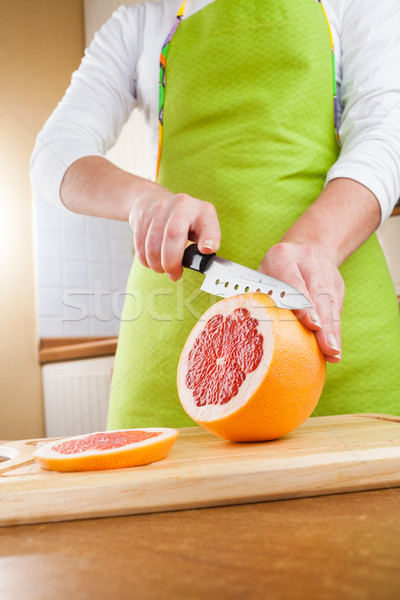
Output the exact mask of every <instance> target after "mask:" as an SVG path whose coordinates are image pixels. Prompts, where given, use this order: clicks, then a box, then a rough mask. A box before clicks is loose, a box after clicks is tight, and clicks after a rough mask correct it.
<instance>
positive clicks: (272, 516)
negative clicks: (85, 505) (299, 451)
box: [0, 489, 400, 600]
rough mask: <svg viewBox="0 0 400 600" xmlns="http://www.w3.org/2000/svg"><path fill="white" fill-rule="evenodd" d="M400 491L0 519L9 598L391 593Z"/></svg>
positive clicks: (2, 585)
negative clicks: (7, 523)
mask: <svg viewBox="0 0 400 600" xmlns="http://www.w3.org/2000/svg"><path fill="white" fill-rule="evenodd" d="M399 492H400V490H398V489H397V490H396V489H394V490H389V489H386V490H379V491H369V492H358V493H351V494H340V495H330V496H320V497H316V498H304V499H296V500H283V501H275V502H265V503H262V504H248V505H242V506H230V507H221V508H209V509H202V510H188V511H182V512H170V513H158V514H148V515H136V516H129V517H118V518H106V519H90V520H85V521H71V522H64V523H47V524H41V525H28V526H15V527H5V528H3V529H2V530H1V531H0V597H1V598H2V600H3V599H5V600H54V598H56V599H57V600H71V599H73V600H103V599H104V600H105V599H107V600H109V599H110V598H112V599H114V598H117V599H118V600H131V599H134V598H140V600H181V599H182V600H214V599H216V600H217V599H218V600H314V599H317V600H397V599H398V598H399V597H400V569H399V564H400V535H399V534H400V531H399V529H400V526H399V523H400V518H399V517H400V493H399Z"/></svg>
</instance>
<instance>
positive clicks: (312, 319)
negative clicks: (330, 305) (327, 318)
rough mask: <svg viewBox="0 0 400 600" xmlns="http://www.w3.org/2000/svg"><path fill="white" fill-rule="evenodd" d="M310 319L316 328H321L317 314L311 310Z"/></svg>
mask: <svg viewBox="0 0 400 600" xmlns="http://www.w3.org/2000/svg"><path fill="white" fill-rule="evenodd" d="M310 319H311V321H312V322H313V323H314V325H316V326H317V327H322V323H321V321H320V318H319V316H318V313H317V311H316V310H314V309H313V308H312V309H311V310H310Z"/></svg>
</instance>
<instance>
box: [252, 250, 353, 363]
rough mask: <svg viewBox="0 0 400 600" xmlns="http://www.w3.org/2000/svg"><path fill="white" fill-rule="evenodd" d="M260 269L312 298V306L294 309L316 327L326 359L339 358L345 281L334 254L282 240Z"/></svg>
mask: <svg viewBox="0 0 400 600" xmlns="http://www.w3.org/2000/svg"><path fill="white" fill-rule="evenodd" d="M259 271H261V272H262V273H266V274H267V275H271V276H272V277H276V278H277V279H280V280H282V281H284V282H286V283H288V284H290V285H292V286H293V287H295V288H296V289H297V290H298V291H299V292H301V293H302V294H303V295H304V296H305V297H306V298H307V299H308V300H309V301H310V302H311V304H312V308H310V309H306V310H300V311H295V313H296V315H297V317H298V318H299V320H300V321H301V322H302V323H303V324H304V325H305V326H306V327H308V328H309V329H312V330H314V331H315V336H316V338H317V342H318V344H319V347H320V348H321V350H322V352H323V353H324V355H325V358H326V360H327V361H328V362H331V363H337V362H339V361H340V359H341V357H342V355H341V335H340V313H341V311H342V307H343V298H344V282H343V279H342V276H341V275H340V273H339V269H338V268H337V266H336V264H335V260H334V259H333V257H331V256H330V255H329V254H328V252H327V251H326V250H325V249H324V248H322V247H320V246H316V245H315V246H314V245H310V244H302V243H301V244H299V243H292V242H281V243H279V244H276V245H275V246H272V247H271V248H270V249H269V250H268V252H267V254H266V255H265V257H264V259H263V261H262V263H261V265H260V267H259Z"/></svg>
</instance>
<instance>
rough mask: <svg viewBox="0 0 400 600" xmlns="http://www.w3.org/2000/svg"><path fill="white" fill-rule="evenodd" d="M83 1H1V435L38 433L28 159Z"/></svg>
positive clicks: (79, 39) (78, 46) (64, 69)
mask: <svg viewBox="0 0 400 600" xmlns="http://www.w3.org/2000/svg"><path fill="white" fill-rule="evenodd" d="M82 12H83V11H82V0H68V1H65V0H35V1H34V2H33V1H32V0H2V1H1V2H0V277H1V280H0V281H1V283H0V290H1V293H0V439H17V438H29V437H36V436H41V435H43V409H42V393H41V374H40V367H39V363H38V353H37V345H38V339H37V328H36V299H35V279H34V262H33V239H32V200H31V188H30V184H29V177H28V167H29V159H30V155H31V153H32V149H33V146H34V143H35V133H37V132H38V131H39V130H40V128H41V126H42V125H43V123H44V121H45V120H46V118H47V117H48V115H49V114H50V113H51V111H52V109H53V108H54V107H55V105H56V104H57V102H58V100H59V99H60V98H61V96H62V95H63V93H64V91H65V88H66V87H67V85H68V83H69V81H70V77H71V73H72V71H73V70H74V69H76V68H77V66H78V65H79V62H80V59H81V56H82V52H83V18H82Z"/></svg>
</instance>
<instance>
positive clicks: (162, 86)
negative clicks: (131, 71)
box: [156, 0, 186, 180]
mask: <svg viewBox="0 0 400 600" xmlns="http://www.w3.org/2000/svg"><path fill="white" fill-rule="evenodd" d="M185 6H186V0H183V2H182V4H181V6H180V8H179V10H178V14H177V15H176V17H175V21H174V24H173V26H172V29H171V31H170V32H169V34H168V35H167V37H166V39H165V42H164V44H163V47H162V49H161V55H160V77H159V82H158V87H159V101H158V153H157V170H156V180H157V178H158V171H159V169H160V160H161V146H162V131H163V117H164V99H165V67H166V64H167V54H168V50H169V45H170V43H171V40H172V38H173V36H174V33H175V31H176V30H177V29H178V25H179V23H180V22H181V21H182V19H183V14H184V12H185Z"/></svg>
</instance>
